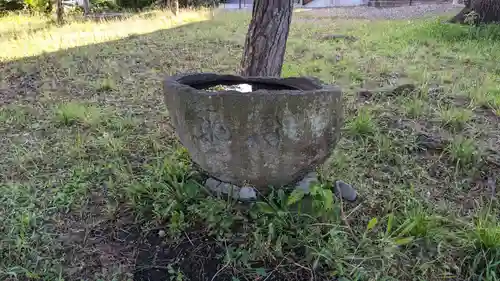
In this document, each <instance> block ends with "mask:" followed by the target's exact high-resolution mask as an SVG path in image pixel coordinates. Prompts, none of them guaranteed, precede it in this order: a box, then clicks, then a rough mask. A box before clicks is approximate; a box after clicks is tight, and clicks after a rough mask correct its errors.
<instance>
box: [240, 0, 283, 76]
mask: <svg viewBox="0 0 500 281" xmlns="http://www.w3.org/2000/svg"><path fill="white" fill-rule="evenodd" d="M292 6H293V4H292V0H255V1H254V4H253V10H252V20H251V22H250V26H249V27H248V33H247V37H246V40H245V51H244V53H243V58H242V60H241V68H242V70H241V75H243V76H275V77H279V76H280V75H281V68H282V67H283V60H284V58H285V48H286V41H287V39H288V32H289V28H290V22H291V20H292V9H293V7H292Z"/></svg>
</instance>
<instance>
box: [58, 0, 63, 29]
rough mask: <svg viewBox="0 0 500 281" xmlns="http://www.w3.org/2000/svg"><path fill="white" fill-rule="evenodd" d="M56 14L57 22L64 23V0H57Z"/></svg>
mask: <svg viewBox="0 0 500 281" xmlns="http://www.w3.org/2000/svg"><path fill="white" fill-rule="evenodd" d="M56 15H57V24H63V22H64V7H63V3H62V0H56Z"/></svg>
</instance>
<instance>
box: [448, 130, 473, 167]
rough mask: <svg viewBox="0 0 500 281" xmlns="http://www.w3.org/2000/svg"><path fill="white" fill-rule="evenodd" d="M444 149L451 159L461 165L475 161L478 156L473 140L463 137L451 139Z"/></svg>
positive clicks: (467, 164) (464, 165)
mask: <svg viewBox="0 0 500 281" xmlns="http://www.w3.org/2000/svg"><path fill="white" fill-rule="evenodd" d="M446 151H447V152H448V154H449V155H450V157H451V160H452V161H453V162H454V163H456V164H457V165H459V166H462V167H466V166H469V165H471V164H474V163H476V161H478V158H479V156H480V155H479V151H478V150H477V148H476V145H475V141H474V140H473V139H467V138H463V137H456V138H455V139H453V140H452V142H451V143H450V144H449V145H448V146H447V147H446Z"/></svg>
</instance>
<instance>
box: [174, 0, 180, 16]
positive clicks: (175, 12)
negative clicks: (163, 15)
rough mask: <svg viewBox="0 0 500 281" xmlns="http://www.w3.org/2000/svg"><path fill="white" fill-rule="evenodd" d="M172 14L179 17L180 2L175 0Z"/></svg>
mask: <svg viewBox="0 0 500 281" xmlns="http://www.w3.org/2000/svg"><path fill="white" fill-rule="evenodd" d="M172 12H173V13H174V15H177V14H178V13H179V0H174V5H173V7H172Z"/></svg>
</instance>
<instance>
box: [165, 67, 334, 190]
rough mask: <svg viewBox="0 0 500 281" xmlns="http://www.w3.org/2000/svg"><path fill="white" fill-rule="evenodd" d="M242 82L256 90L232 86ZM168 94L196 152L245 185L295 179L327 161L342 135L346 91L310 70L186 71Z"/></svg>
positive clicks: (180, 129)
mask: <svg viewBox="0 0 500 281" xmlns="http://www.w3.org/2000/svg"><path fill="white" fill-rule="evenodd" d="M241 84H246V85H247V88H248V87H249V86H248V85H251V86H252V89H253V91H249V92H241V91H238V90H234V89H232V88H235V87H234V85H241ZM221 85H222V88H221V87H220V86H221ZM215 86H218V87H217V89H219V90H213V88H214V87H215ZM236 88H237V87H236ZM164 95H165V102H166V105H167V108H168V111H169V115H170V118H171V121H172V124H173V126H174V127H175V130H176V133H177V136H178V138H179V139H180V142H181V143H182V145H184V146H185V147H186V148H187V150H188V152H189V154H190V156H191V158H192V160H193V161H194V162H195V163H196V164H198V165H199V166H200V167H201V168H202V169H204V170H205V171H206V172H207V173H208V174H209V175H210V176H212V177H214V178H216V179H218V180H220V181H222V182H227V183H231V184H234V185H238V186H243V185H252V186H254V187H256V188H257V189H260V190H262V189H265V188H267V187H268V186H270V185H271V186H275V187H280V186H285V185H288V184H291V183H294V182H296V181H298V180H300V179H301V178H302V177H304V176H305V175H306V174H307V173H309V172H311V171H313V170H314V169H315V168H316V167H317V166H318V165H321V164H323V163H324V162H325V161H326V159H327V158H328V157H329V156H330V154H331V152H332V150H333V148H334V147H335V145H336V143H337V142H338V140H339V138H340V131H341V127H342V123H343V112H342V109H343V106H342V91H341V90H340V88H338V87H336V86H329V85H321V84H320V83H318V82H317V81H316V80H314V79H310V78H302V77H298V78H272V77H269V78H268V77H241V76H235V75H219V74H215V73H198V74H185V75H178V76H169V77H166V78H165V80H164Z"/></svg>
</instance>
